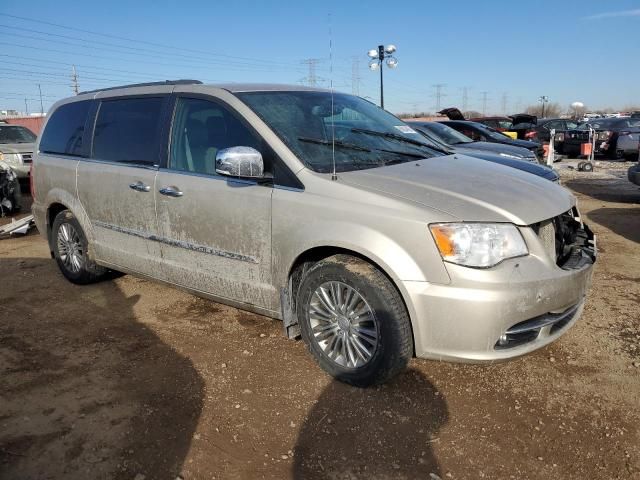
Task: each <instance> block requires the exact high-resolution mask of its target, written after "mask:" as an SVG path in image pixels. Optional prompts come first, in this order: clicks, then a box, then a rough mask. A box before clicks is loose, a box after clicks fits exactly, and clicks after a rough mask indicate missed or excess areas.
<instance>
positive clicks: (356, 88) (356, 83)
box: [351, 55, 360, 96]
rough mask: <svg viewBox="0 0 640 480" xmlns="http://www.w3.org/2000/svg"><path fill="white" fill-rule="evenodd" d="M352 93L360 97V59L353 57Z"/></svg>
mask: <svg viewBox="0 0 640 480" xmlns="http://www.w3.org/2000/svg"><path fill="white" fill-rule="evenodd" d="M351 93H352V94H353V95H356V96H360V59H359V58H358V57H357V56H355V55H354V56H353V57H351Z"/></svg>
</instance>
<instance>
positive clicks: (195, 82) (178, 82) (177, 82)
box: [78, 80, 202, 95]
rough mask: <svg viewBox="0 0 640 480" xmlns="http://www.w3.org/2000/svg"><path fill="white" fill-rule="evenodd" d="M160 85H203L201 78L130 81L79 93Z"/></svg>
mask: <svg viewBox="0 0 640 480" xmlns="http://www.w3.org/2000/svg"><path fill="white" fill-rule="evenodd" d="M158 85H202V82H201V81H200V80H165V81H163V82H148V83H130V84H129V85H118V86H117V87H107V88H97V89H95V90H87V91H84V92H80V93H78V95H84V94H85V93H98V92H107V91H109V90H119V89H121V88H133V87H154V86H158Z"/></svg>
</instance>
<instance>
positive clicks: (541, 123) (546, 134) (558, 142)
mask: <svg viewBox="0 0 640 480" xmlns="http://www.w3.org/2000/svg"><path fill="white" fill-rule="evenodd" d="M513 118H514V124H513V130H514V131H516V132H517V133H518V138H520V139H523V140H534V141H536V142H540V143H543V144H544V143H549V142H550V141H551V130H554V129H555V131H556V136H555V139H554V148H555V151H556V152H558V153H563V150H564V136H565V132H566V131H567V130H572V129H575V128H578V122H576V121H574V120H571V119H566V118H536V117H534V116H532V115H528V116H526V117H525V116H517V115H514V117H513Z"/></svg>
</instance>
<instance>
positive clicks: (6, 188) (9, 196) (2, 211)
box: [0, 162, 21, 217]
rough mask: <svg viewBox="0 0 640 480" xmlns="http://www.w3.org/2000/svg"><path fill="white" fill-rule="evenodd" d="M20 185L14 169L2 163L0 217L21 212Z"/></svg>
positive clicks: (0, 171) (0, 169) (0, 166)
mask: <svg viewBox="0 0 640 480" xmlns="http://www.w3.org/2000/svg"><path fill="white" fill-rule="evenodd" d="M20 197H21V195H20V183H19V182H18V177H17V175H16V174H15V172H14V171H13V170H12V168H11V167H10V166H9V165H8V164H6V163H5V162H0V217H4V216H6V215H10V214H13V213H16V212H18V211H19V210H20Z"/></svg>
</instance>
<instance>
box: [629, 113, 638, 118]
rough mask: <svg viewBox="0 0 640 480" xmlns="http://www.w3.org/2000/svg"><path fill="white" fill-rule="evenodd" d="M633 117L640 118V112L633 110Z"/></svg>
mask: <svg viewBox="0 0 640 480" xmlns="http://www.w3.org/2000/svg"><path fill="white" fill-rule="evenodd" d="M631 118H640V112H633V113H632V114H631Z"/></svg>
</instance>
